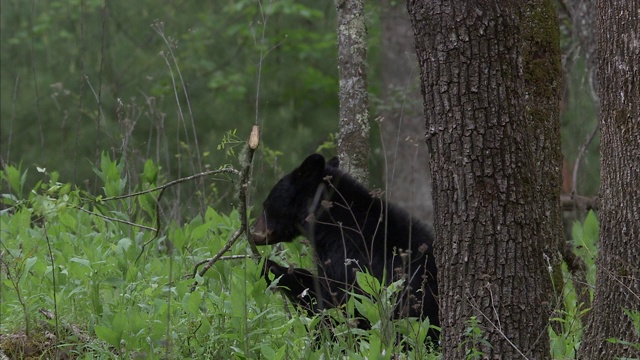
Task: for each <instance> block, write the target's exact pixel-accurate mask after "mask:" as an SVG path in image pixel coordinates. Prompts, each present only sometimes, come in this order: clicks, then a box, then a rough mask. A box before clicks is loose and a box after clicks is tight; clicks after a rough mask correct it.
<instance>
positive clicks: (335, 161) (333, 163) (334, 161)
mask: <svg viewBox="0 0 640 360" xmlns="http://www.w3.org/2000/svg"><path fill="white" fill-rule="evenodd" d="M327 166H328V167H332V168H336V169H337V168H339V167H340V159H338V157H337V156H334V157H332V158H331V159H329V161H327Z"/></svg>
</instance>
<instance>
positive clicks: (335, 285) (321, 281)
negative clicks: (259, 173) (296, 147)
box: [253, 154, 439, 340]
mask: <svg viewBox="0 0 640 360" xmlns="http://www.w3.org/2000/svg"><path fill="white" fill-rule="evenodd" d="M338 165H339V163H338V160H337V158H333V159H331V160H329V161H328V162H326V161H325V158H324V157H323V156H322V155H319V154H313V155H310V156H309V157H307V158H306V159H305V160H304V161H303V162H302V164H301V165H300V166H299V167H297V168H296V169H295V170H293V171H292V172H291V173H289V174H288V175H286V176H284V177H283V178H282V179H280V181H278V183H277V184H276V185H275V186H274V188H273V189H272V190H271V192H270V193H269V195H268V196H267V198H266V200H265V201H264V203H263V211H262V213H261V214H260V216H259V217H258V219H257V220H256V221H255V223H254V234H253V241H254V242H255V243H256V244H257V245H267V244H275V243H278V242H289V241H292V240H293V239H294V238H296V237H297V236H299V235H304V236H306V237H307V238H308V240H309V241H310V242H311V244H312V246H313V249H314V251H315V256H316V259H315V260H316V262H317V275H314V274H313V273H311V272H310V271H307V270H304V269H297V268H296V269H289V268H286V267H282V266H280V265H278V264H276V263H275V262H273V261H271V260H267V261H266V262H265V271H271V272H272V273H273V274H275V275H276V276H278V277H280V280H279V283H278V285H279V287H280V289H281V290H282V291H284V293H285V294H286V295H287V297H288V298H289V299H290V300H291V301H293V302H295V303H297V304H299V305H301V306H303V307H304V308H305V309H306V310H307V311H310V312H316V311H318V310H320V309H323V308H330V307H334V306H339V305H341V304H344V303H345V302H346V300H347V296H348V293H350V292H351V293H353V292H354V291H355V292H358V291H359V288H358V284H357V282H356V272H357V271H363V270H364V271H367V272H368V273H369V274H371V275H373V276H375V277H376V278H377V279H379V280H380V281H382V280H383V279H384V280H385V281H386V282H387V283H389V282H391V281H395V280H398V279H405V280H406V281H405V282H404V283H405V288H404V289H403V291H401V293H400V296H399V299H398V302H397V304H396V309H395V316H396V317H404V316H415V317H420V318H422V319H424V318H425V317H428V318H429V320H430V323H431V324H432V325H435V326H439V320H438V305H437V299H436V297H437V293H438V287H437V282H436V265H435V259H434V258H433V251H432V250H433V249H432V245H433V234H432V231H431V230H430V228H428V227H427V226H426V225H425V224H423V223H421V222H420V221H418V220H417V219H415V218H413V217H411V216H410V215H409V214H408V213H407V212H405V211H404V210H402V209H400V208H398V207H396V206H394V205H392V204H390V203H388V202H386V201H384V200H383V199H382V196H381V195H380V194H379V193H378V194H376V193H371V192H370V191H368V190H367V189H366V188H365V187H364V186H363V185H361V184H360V183H358V182H357V181H356V180H354V179H353V178H352V177H350V176H349V175H348V174H346V173H345V172H343V171H341V170H340V169H338ZM266 278H267V281H269V280H268V276H267V277H266ZM430 335H431V336H432V337H433V336H435V335H436V332H434V331H432V332H431V333H430ZM432 340H435V338H433V339H432Z"/></svg>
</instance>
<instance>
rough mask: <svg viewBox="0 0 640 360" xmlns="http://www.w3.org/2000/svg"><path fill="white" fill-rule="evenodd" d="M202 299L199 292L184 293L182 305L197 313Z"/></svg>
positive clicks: (187, 309)
mask: <svg viewBox="0 0 640 360" xmlns="http://www.w3.org/2000/svg"><path fill="white" fill-rule="evenodd" d="M201 301H202V293H201V292H198V291H196V292H192V293H186V294H185V295H184V297H183V298H182V307H183V308H184V309H185V310H186V311H188V312H190V313H192V314H193V315H198V314H199V313H200V302H201Z"/></svg>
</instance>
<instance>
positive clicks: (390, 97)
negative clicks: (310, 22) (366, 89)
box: [380, 0, 433, 223]
mask: <svg viewBox="0 0 640 360" xmlns="http://www.w3.org/2000/svg"><path fill="white" fill-rule="evenodd" d="M381 21H382V56H381V60H382V66H381V70H380V71H381V76H382V97H383V106H382V110H381V115H382V119H383V120H382V123H381V124H380V126H381V131H382V142H383V144H384V155H385V165H386V172H385V185H386V190H387V195H388V199H389V200H390V201H393V202H394V203H396V204H398V205H400V206H401V207H403V208H405V209H407V210H408V211H409V212H411V213H412V214H413V215H414V216H416V217H418V218H419V219H422V220H423V221H425V222H428V223H431V222H433V202H432V201H431V180H430V179H429V164H428V162H429V158H428V152H427V145H426V144H425V143H424V116H423V115H422V106H421V105H422V102H421V101H420V72H419V70H418V67H417V61H416V55H415V47H414V46H413V31H412V30H411V22H410V21H409V15H408V14H407V8H406V7H405V6H403V5H402V4H400V3H397V2H393V1H390V0H384V1H383V3H382V15H381Z"/></svg>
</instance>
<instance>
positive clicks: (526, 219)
mask: <svg viewBox="0 0 640 360" xmlns="http://www.w3.org/2000/svg"><path fill="white" fill-rule="evenodd" d="M407 5H408V10H409V14H410V18H411V22H412V25H413V30H414V36H415V46H416V53H417V55H418V60H419V63H420V75H421V79H422V94H423V101H424V111H425V117H426V126H427V135H426V137H427V145H428V147H429V152H430V155H431V156H430V165H431V173H432V183H433V200H434V214H435V223H434V225H435V231H436V238H437V239H438V241H437V242H436V245H435V251H436V261H437V264H438V281H439V290H440V291H439V293H440V317H441V323H442V327H443V332H442V347H443V354H444V357H445V358H446V359H463V358H465V355H468V354H472V353H473V352H474V351H480V352H481V353H482V355H481V357H482V358H504V359H516V358H523V357H524V358H530V359H544V358H549V356H550V353H549V340H548V336H547V325H548V319H549V306H548V300H549V298H548V293H547V292H546V290H547V289H549V288H550V285H549V274H548V273H547V270H546V269H547V265H548V263H547V262H546V261H545V260H544V257H543V251H542V249H543V248H544V246H545V245H547V241H546V240H544V239H543V238H542V233H541V229H540V226H541V224H542V223H543V217H544V216H545V214H544V209H546V208H547V207H546V206H545V205H543V201H549V199H550V196H549V197H548V196H541V195H540V194H538V193H537V192H539V191H541V189H547V186H550V185H543V184H542V182H541V181H540V180H539V179H538V178H537V177H538V176H540V173H545V172H547V171H552V170H546V169H545V167H540V166H537V164H536V161H537V156H538V155H539V154H536V153H534V150H535V149H540V148H541V146H540V143H536V142H537V141H539V140H540V139H538V138H537V137H538V136H540V135H541V134H546V131H551V130H548V129H547V125H540V124H536V125H533V124H531V123H532V122H536V121H552V120H553V119H551V118H550V117H547V115H544V114H539V115H537V114H534V113H533V112H532V110H534V108H533V107H532V106H530V104H527V99H528V96H529V99H531V100H532V101H533V99H535V98H537V96H538V95H535V94H534V95H533V97H531V96H532V95H531V94H528V92H529V91H530V90H531V88H530V87H529V86H525V81H526V75H527V74H526V73H525V71H527V70H526V69H528V68H526V67H525V68H523V61H525V59H535V58H536V56H538V55H537V54H530V53H527V52H524V53H523V46H525V44H531V39H529V38H528V37H526V34H524V35H523V32H526V31H527V30H530V28H529V27H527V26H526V25H525V24H524V22H525V21H527V14H528V13H527V12H526V11H525V10H526V9H527V8H528V7H529V6H530V5H529V4H528V3H527V4H526V5H527V6H523V3H522V2H516V1H509V0H503V1H491V2H486V1H466V0H450V1H445V0H428V1H426V0H422V1H419V0H408V2H407ZM541 79H542V80H541V85H544V86H546V85H548V82H547V80H545V77H541ZM554 91H555V90H554ZM554 91H550V94H549V95H544V97H547V96H549V97H553V96H555V95H553V93H554ZM549 127H550V128H552V127H553V126H549ZM547 141H549V143H552V142H553V141H554V140H553V137H552V136H549V137H545V139H544V143H546V142H547ZM554 156H555V155H554ZM550 169H552V168H550ZM554 181H555V180H551V181H550V183H551V182H554ZM558 205H559V204H558ZM550 206H553V205H550ZM473 316H475V317H476V318H477V319H478V320H479V325H478V326H479V327H480V329H481V331H482V336H481V339H482V340H483V341H479V340H478V339H477V338H476V339H474V338H472V337H469V336H466V335H465V330H466V328H467V327H468V324H467V321H468V320H469V319H470V318H471V317H473ZM485 341H486V342H485ZM487 343H489V344H491V345H490V346H489V345H487ZM476 354H477V353H476Z"/></svg>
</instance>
